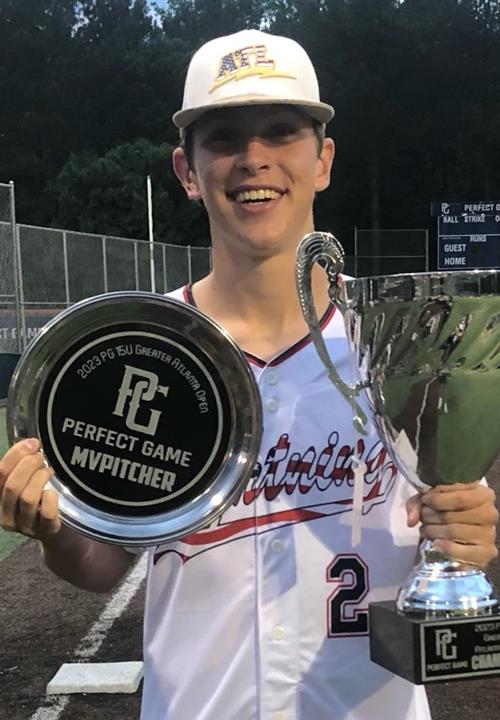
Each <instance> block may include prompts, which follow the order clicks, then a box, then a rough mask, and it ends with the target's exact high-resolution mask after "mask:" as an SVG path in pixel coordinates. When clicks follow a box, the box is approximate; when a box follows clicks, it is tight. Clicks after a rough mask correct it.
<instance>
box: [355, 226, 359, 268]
mask: <svg viewBox="0 0 500 720" xmlns="http://www.w3.org/2000/svg"><path fill="white" fill-rule="evenodd" d="M354 277H358V226H357V225H355V226H354Z"/></svg>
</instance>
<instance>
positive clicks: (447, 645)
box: [369, 601, 500, 685]
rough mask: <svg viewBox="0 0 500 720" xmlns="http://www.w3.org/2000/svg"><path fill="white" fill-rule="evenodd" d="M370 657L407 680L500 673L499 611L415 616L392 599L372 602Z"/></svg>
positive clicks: (460, 678)
mask: <svg viewBox="0 0 500 720" xmlns="http://www.w3.org/2000/svg"><path fill="white" fill-rule="evenodd" d="M369 614H370V658H371V660H372V661H373V662H375V663H377V665H381V666H382V667H384V668H385V669H386V670H389V671H390V672H393V673H394V674H396V675H399V676H400V677H403V678H405V679H406V680H409V681H410V682H412V683H414V684H416V685H420V684H422V683H430V682H438V681H440V680H446V681H450V680H464V679H467V678H479V677H485V676H488V675H500V613H499V612H497V613H495V614H482V615H477V616H475V617H471V616H469V617H461V618H460V617H442V618H440V619H436V618H431V619H429V618H418V617H411V616H409V615H404V614H402V613H401V612H399V611H398V609H397V606H396V603H395V602H394V601H384V602H375V603H371V604H370V606H369Z"/></svg>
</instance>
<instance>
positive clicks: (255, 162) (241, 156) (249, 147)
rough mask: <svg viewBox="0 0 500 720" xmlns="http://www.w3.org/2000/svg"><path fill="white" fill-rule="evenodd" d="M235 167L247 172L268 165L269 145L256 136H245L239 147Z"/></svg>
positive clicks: (252, 171) (253, 171)
mask: <svg viewBox="0 0 500 720" xmlns="http://www.w3.org/2000/svg"><path fill="white" fill-rule="evenodd" d="M235 164H236V167H238V169H240V170H244V171H246V172H248V173H251V174H253V173H255V172H258V171H259V170H264V169H267V168H269V167H270V164H271V162H270V156H269V147H268V146H267V144H266V142H265V141H264V140H263V139H262V138H261V137H258V136H255V137H249V138H246V139H245V140H244V141H243V142H242V143H241V147H240V148H239V153H238V156H237V158H236V163H235Z"/></svg>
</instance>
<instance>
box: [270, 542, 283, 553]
mask: <svg viewBox="0 0 500 720" xmlns="http://www.w3.org/2000/svg"><path fill="white" fill-rule="evenodd" d="M271 547H272V549H273V550H274V552H277V553H280V552H283V548H284V547H285V544H284V542H283V540H273V541H272V542H271Z"/></svg>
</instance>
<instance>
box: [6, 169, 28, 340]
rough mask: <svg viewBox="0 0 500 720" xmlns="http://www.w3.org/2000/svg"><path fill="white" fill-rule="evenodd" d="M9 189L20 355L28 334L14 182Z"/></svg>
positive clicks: (11, 182)
mask: <svg viewBox="0 0 500 720" xmlns="http://www.w3.org/2000/svg"><path fill="white" fill-rule="evenodd" d="M9 184H10V187H11V195H10V202H11V214H12V222H13V229H14V278H15V285H16V317H17V327H18V334H19V342H18V349H19V352H20V353H22V352H23V350H24V349H25V347H26V344H27V341H28V333H27V330H26V310H25V307H24V283H23V265H22V257H21V237H20V233H19V225H18V224H17V221H16V199H15V188H14V181H13V180H11V181H10V183H9ZM19 317H20V318H21V326H20V328H19Z"/></svg>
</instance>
